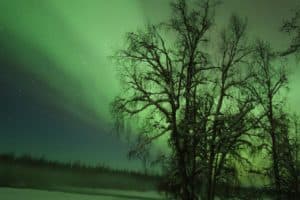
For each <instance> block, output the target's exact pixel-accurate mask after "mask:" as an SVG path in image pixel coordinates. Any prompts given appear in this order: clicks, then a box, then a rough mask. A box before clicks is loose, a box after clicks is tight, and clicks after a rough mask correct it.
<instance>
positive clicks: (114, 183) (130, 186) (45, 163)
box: [0, 153, 160, 190]
mask: <svg viewBox="0 0 300 200" xmlns="http://www.w3.org/2000/svg"><path fill="white" fill-rule="evenodd" d="M159 180H160V177H159V176H158V175H151V174H144V173H142V172H138V171H130V170H127V169H123V170H120V169H112V168H110V167H108V166H104V165H97V166H89V165H87V164H84V163H82V162H79V161H76V162H59V161H51V160H47V159H45V158H43V157H41V158H34V157H32V156H30V155H22V156H16V155H14V154H11V153H5V154H0V186H9V187H31V188H42V189H51V188H60V187H89V188H110V189H125V190H155V189H156V186H157V183H158V182H159Z"/></svg>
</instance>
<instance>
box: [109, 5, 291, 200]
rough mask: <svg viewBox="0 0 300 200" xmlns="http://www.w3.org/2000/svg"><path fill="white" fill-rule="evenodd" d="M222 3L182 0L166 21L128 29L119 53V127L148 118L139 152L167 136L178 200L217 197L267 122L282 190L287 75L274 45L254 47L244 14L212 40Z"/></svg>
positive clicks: (169, 180)
mask: <svg viewBox="0 0 300 200" xmlns="http://www.w3.org/2000/svg"><path fill="white" fill-rule="evenodd" d="M217 4H218V3H217V2H215V1H209V0H203V1H200V2H198V4H191V5H189V4H187V2H186V1H185V0H177V1H176V2H175V3H172V4H171V6H172V9H173V15H172V17H171V19H170V20H169V21H168V22H167V23H163V24H159V25H148V26H147V27H146V29H145V30H140V31H137V32H131V33H128V34H127V46H126V48H125V49H124V50H121V51H119V52H118V53H117V55H116V58H117V60H118V61H119V65H120V69H119V72H120V78H121V81H122V86H123V93H122V94H121V95H119V96H118V97H116V99H115V101H114V102H113V103H112V113H113V114H114V117H115V119H116V121H117V122H119V123H118V124H119V125H122V123H123V122H124V120H127V119H130V118H131V117H134V116H137V117H140V118H141V119H144V120H145V122H146V123H144V124H145V125H144V126H143V127H142V128H141V129H140V130H139V132H138V143H137V145H136V146H135V147H134V149H133V151H131V153H133V154H136V155H137V156H139V155H143V154H142V153H141V152H143V151H144V150H146V149H147V148H149V145H150V144H151V143H153V142H154V141H156V140H157V139H159V138H160V137H163V136H166V137H167V138H168V148H169V149H170V150H171V153H170V154H169V155H168V156H167V157H166V163H168V169H167V172H166V174H167V176H166V180H165V181H166V185H167V187H168V190H169V192H170V193H171V196H172V198H173V199H182V200H196V199H199V196H200V195H201V199H207V200H213V199H214V198H215V194H216V185H217V184H220V183H222V182H224V181H225V182H227V180H226V178H225V177H226V175H227V177H228V175H230V176H232V177H233V176H235V175H236V173H237V172H236V168H235V167H234V166H233V165H234V163H235V162H240V163H243V162H245V163H247V162H248V160H247V158H245V157H243V156H242V154H241V152H242V151H243V149H246V148H249V147H252V146H253V143H252V141H251V138H252V137H254V136H255V131H254V130H256V129H258V128H261V126H259V125H260V124H262V123H264V124H267V126H265V127H264V130H265V132H267V133H268V134H269V136H270V138H271V141H272V159H273V171H274V180H275V183H276V188H277V189H278V191H280V190H281V185H280V180H279V176H280V175H279V166H278V163H279V152H278V138H277V135H278V134H277V130H278V126H277V125H276V122H275V121H276V114H275V113H276V111H277V109H278V106H279V103H277V101H276V98H275V97H276V96H277V95H278V94H279V92H280V91H281V89H282V88H283V87H284V86H285V85H286V83H287V79H286V75H285V73H284V70H282V68H280V70H277V69H275V68H273V60H274V59H275V57H276V56H278V55H276V54H275V53H273V52H271V50H270V48H269V47H268V45H266V44H265V43H262V42H259V44H258V45H257V48H256V49H254V48H253V47H252V46H251V45H249V43H248V42H247V38H246V28H247V23H246V20H243V19H241V18H239V17H237V16H232V17H231V19H230V22H229V26H228V27H226V28H225V30H224V31H223V32H222V33H221V34H220V35H218V36H219V37H218V38H216V39H215V40H214V41H219V44H217V45H216V44H215V43H214V41H212V40H211V38H210V37H209V36H211V35H209V33H210V31H212V30H213V29H212V27H213V24H214V10H215V6H216V5H217ZM254 50H255V51H254ZM254 52H256V53H254ZM253 54H254V55H255V56H254V57H255V58H254V60H255V63H254V65H253V62H250V60H251V59H253V56H252V55H253ZM288 54H290V53H288ZM282 55H283V54H282ZM286 55H287V54H286ZM251 67H254V69H252V68H251ZM249 69H251V70H249ZM257 72H258V73H257ZM257 110H262V113H261V114H257ZM227 183H228V182H227ZM201 190H202V193H201Z"/></svg>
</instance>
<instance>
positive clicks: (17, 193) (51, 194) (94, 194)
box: [0, 188, 162, 200]
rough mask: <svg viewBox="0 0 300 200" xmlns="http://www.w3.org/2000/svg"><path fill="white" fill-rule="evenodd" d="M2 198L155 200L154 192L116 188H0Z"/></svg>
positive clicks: (25, 199) (37, 199) (12, 199)
mask: <svg viewBox="0 0 300 200" xmlns="http://www.w3.org/2000/svg"><path fill="white" fill-rule="evenodd" d="M0 199H1V200H2V199H3V200H134V199H140V200H143V199H144V200H156V199H162V198H160V197H159V195H158V194H157V193H155V192H131V191H130V192H126V191H116V190H91V194H76V193H66V192H55V191H43V190H34V189H15V188H0Z"/></svg>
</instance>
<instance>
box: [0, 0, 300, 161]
mask: <svg viewBox="0 0 300 200" xmlns="http://www.w3.org/2000/svg"><path fill="white" fill-rule="evenodd" d="M241 2H243V3H241ZM168 3H169V2H168V1H167V0H155V1H154V0H151V1H150V0H140V1H139V0H110V1H108V0H106V1H104V0H72V1H71V0H43V1H41V0H24V1H20V0H2V1H0V92H1V99H0V152H16V153H19V154H22V153H29V154H33V155H37V156H42V155H44V156H45V157H47V158H50V159H55V160H67V161H68V160H81V161H83V162H88V163H98V162H101V163H105V164H107V165H111V166H113V167H135V166H136V165H138V164H137V163H136V162H129V161H127V159H126V153H127V150H128V147H129V145H127V144H126V142H124V141H122V140H121V139H119V138H118V137H117V136H116V135H115V134H112V133H111V132H112V123H111V118H110V114H109V103H110V102H111V101H112V99H113V97H114V96H115V95H116V94H117V93H118V91H119V89H118V88H119V82H118V79H117V76H116V72H115V63H114V62H113V61H112V60H111V58H110V57H109V56H112V55H113V53H114V52H115V51H116V50H117V49H119V48H122V43H123V42H124V40H123V39H124V37H123V36H124V34H125V33H126V32H128V31H135V30H136V29H138V28H142V27H143V26H144V25H145V24H146V23H148V22H154V23H157V22H160V21H163V20H164V19H166V18H167V16H168V14H169V6H168ZM297 5H299V3H298V0H288V1H280V0H228V1H226V2H225V1H224V4H223V5H222V6H221V7H220V9H219V10H220V11H219V12H218V13H216V15H217V22H218V23H223V22H225V21H226V20H227V18H228V17H229V16H230V14H231V12H237V13H238V14H240V15H242V16H246V17H248V21H249V30H255V31H254V32H251V33H250V34H253V35H255V36H257V37H261V38H263V39H267V40H270V41H272V42H273V43H275V44H276V45H277V47H282V46H285V45H287V40H286V39H282V38H284V37H283V34H282V33H280V32H279V31H278V30H279V26H280V24H281V23H282V21H283V19H284V18H288V17H289V16H290V15H291V10H292V9H293V8H295V7H296V6H297ZM299 6H300V5H299ZM297 65H299V63H297V62H292V63H290V66H289V67H290V70H291V76H290V91H289V103H290V105H289V107H290V109H291V110H293V111H297V112H300V108H299V105H298V102H299V101H300V93H299V91H298V90H299V84H300V80H299V78H298V77H299V76H300V68H299V67H297Z"/></svg>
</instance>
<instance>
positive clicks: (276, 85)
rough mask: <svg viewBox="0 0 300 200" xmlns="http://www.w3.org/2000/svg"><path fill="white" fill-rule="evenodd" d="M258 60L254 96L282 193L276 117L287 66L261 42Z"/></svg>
mask: <svg viewBox="0 0 300 200" xmlns="http://www.w3.org/2000/svg"><path fill="white" fill-rule="evenodd" d="M255 57H256V63H255V68H256V70H257V74H256V77H255V83H254V84H253V85H252V88H251V89H252V94H253V95H254V96H255V97H256V99H257V101H258V103H259V104H260V108H259V109H260V110H261V115H262V116H264V120H262V121H260V123H262V128H263V129H264V132H266V133H267V134H268V135H269V137H270V140H271V154H272V162H273V164H272V166H273V179H274V183H275V186H276V190H277V191H278V193H280V192H281V189H282V185H281V181H280V169H279V151H280V149H279V146H278V144H279V133H280V126H279V123H278V120H277V117H278V115H279V113H278V112H279V111H280V109H281V108H282V106H283V105H282V103H283V102H282V98H281V97H282V95H280V92H281V91H282V89H284V87H286V86H287V75H286V70H285V67H284V64H283V63H281V62H280V60H278V58H277V56H276V54H274V53H273V52H272V51H271V48H270V46H269V44H267V43H265V42H262V41H259V42H258V44H257V48H256V54H255ZM278 196H279V195H278Z"/></svg>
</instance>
